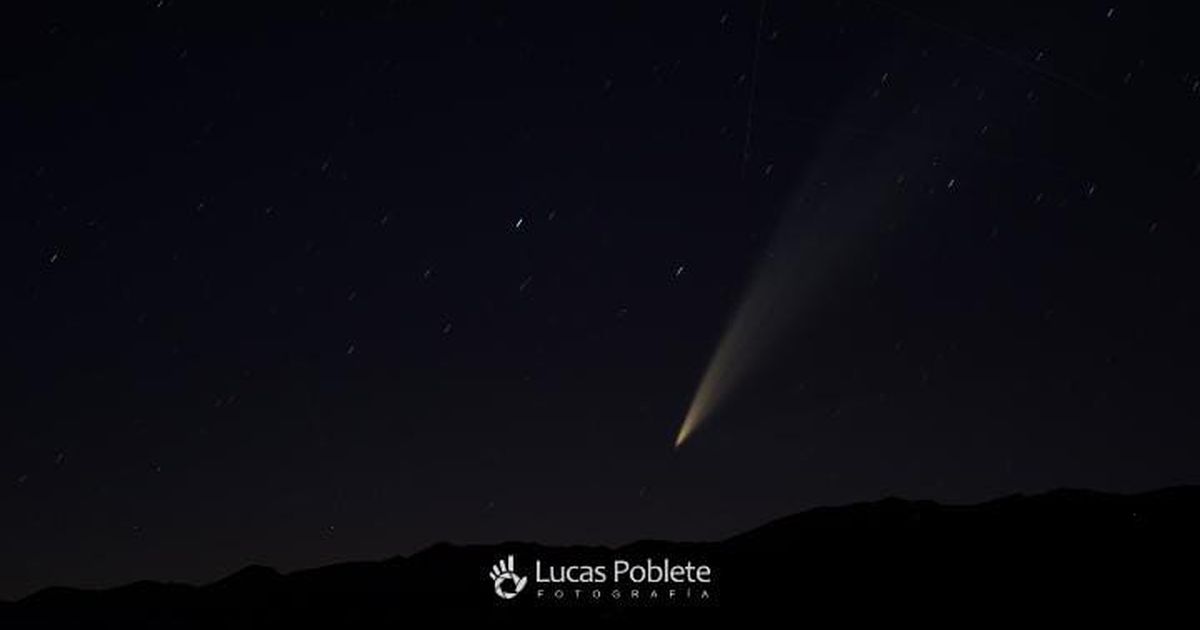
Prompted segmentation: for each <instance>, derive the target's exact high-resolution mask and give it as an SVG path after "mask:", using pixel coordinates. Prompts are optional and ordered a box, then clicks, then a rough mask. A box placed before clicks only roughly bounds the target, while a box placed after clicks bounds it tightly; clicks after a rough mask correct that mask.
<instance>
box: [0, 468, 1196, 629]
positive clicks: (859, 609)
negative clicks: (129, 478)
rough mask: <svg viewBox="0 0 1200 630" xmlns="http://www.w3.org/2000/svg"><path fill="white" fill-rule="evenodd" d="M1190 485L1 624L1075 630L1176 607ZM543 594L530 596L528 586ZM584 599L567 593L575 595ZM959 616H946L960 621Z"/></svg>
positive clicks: (825, 518)
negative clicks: (995, 626) (530, 623)
mask: <svg viewBox="0 0 1200 630" xmlns="http://www.w3.org/2000/svg"><path fill="white" fill-rule="evenodd" d="M1197 532H1200V487H1196V486H1187V487H1176V488H1168V489H1163V490H1157V491H1152V492H1146V493H1141V494H1131V495H1120V494H1109V493H1100V492H1091V491H1082V490H1058V491H1053V492H1049V493H1046V494H1040V495H1032V496H1024V495H1015V496H1010V497H1005V498H1001V499H997V500H993V501H989V502H986V503H980V504H975V505H941V504H938V503H934V502H931V501H908V500H902V499H894V498H893V499H884V500H881V501H876V502H870V503H860V504H854V505H848V506H843V507H832V508H817V509H812V510H808V511H806V512H802V513H799V514H795V515H792V516H787V517H784V518H781V519H778V520H775V521H773V522H770V523H767V524H766V525H763V526H762V527H759V528H756V529H754V530H751V531H748V532H745V533H743V534H739V535H736V536H733V537H731V538H728V539H726V540H723V541H717V542H692V543H675V542H666V541H640V542H636V543H632V544H629V545H625V546H623V547H619V548H615V549H611V548H605V547H595V546H577V547H550V546H544V545H538V544H531V543H505V544H498V545H461V546H460V545H451V544H446V543H441V544H437V545H434V546H432V547H430V548H428V549H425V550H423V551H421V552H419V553H416V554H414V555H412V556H409V557H396V558H392V559H387V560H381V561H377V562H348V563H343V564H335V565H330V566H324V567H320V568H315V569H307V570H302V571H296V572H293V573H287V574H283V573H280V572H278V571H276V570H274V569H272V568H269V567H263V566H250V567H246V568H244V569H242V570H240V571H238V572H236V573H234V574H232V575H229V576H228V577H225V578H223V579H221V580H218V581H216V582H214V583H211V584H207V585H203V586H193V585H186V584H174V583H158V582H149V581H142V582H135V583H133V584H128V585H125V586H121V587H117V588H112V589H105V590H84V589H74V588H62V587H53V588H47V589H43V590H41V591H39V592H37V593H34V594H33V595H30V596H28V597H26V598H24V599H21V600H19V601H17V602H0V628H26V627H37V628H85V627H86V628H97V627H103V628H107V627H114V628H277V627H330V628H385V627H387V628H399V627H405V626H412V625H420V623H421V622H422V621H424V620H442V621H480V622H484V623H496V622H501V623H504V622H510V621H511V622H515V621H520V620H525V619H529V620H534V619H536V620H538V621H561V622H573V623H578V622H582V621H604V620H621V619H635V618H636V619H640V620H647V621H653V620H662V621H665V622H668V623H671V624H673V626H672V627H674V625H676V624H679V623H689V622H692V621H695V622H697V623H705V624H708V623H713V622H718V621H745V620H747V619H764V620H770V619H777V620H787V621H789V622H795V623H799V624H800V625H803V623H804V622H806V621H808V620H815V619H829V618H836V619H838V620H840V621H841V622H848V621H850V622H853V621H866V620H871V621H876V620H893V621H894V620H900V619H907V620H910V621H912V620H917V621H933V620H936V619H939V618H941V619H942V620H952V619H960V620H962V619H969V620H984V619H989V620H996V619H1008V620H1012V621H1018V622H1029V620H1030V619H1031V617H1030V616H1031V615H1036V616H1037V617H1036V618H1037V619H1038V620H1040V621H1047V620H1048V619H1049V618H1048V617H1047V615H1054V616H1055V617H1058V618H1061V619H1070V620H1074V621H1078V620H1080V619H1085V618H1097V619H1099V618H1103V619H1106V620H1107V621H1109V622H1111V621H1113V620H1115V619H1117V617H1116V615H1120V614H1133V615H1137V616H1138V618H1139V619H1142V618H1144V617H1145V615H1146V614H1147V612H1148V611H1162V610H1165V609H1166V608H1168V607H1171V606H1175V605H1178V606H1184V605H1187V604H1188V603H1189V602H1190V601H1192V599H1194V593H1195V592H1196V586H1197V583H1198V582H1200V580H1198V579H1197V578H1196V575H1197V574H1198V572H1200V571H1198V569H1197V566H1198V565H1197V564H1196V560H1197V559H1198V556H1200V554H1197V551H1196V550H1197V547H1200V545H1198V544H1197V538H1198V537H1197ZM510 554H511V555H512V556H513V557H514V558H516V559H517V562H516V564H517V566H516V570H517V571H518V572H520V573H521V574H522V575H526V576H528V575H530V574H531V573H532V572H533V563H534V561H535V559H537V560H540V561H541V562H543V563H546V564H556V565H568V564H576V565H593V564H594V565H601V566H604V565H609V566H611V565H612V563H613V561H614V560H615V559H618V558H626V559H629V560H631V561H642V560H645V559H647V558H649V559H653V560H654V561H660V560H661V559H663V558H669V559H670V561H671V562H672V563H682V562H684V561H692V562H695V563H704V564H707V565H709V566H711V568H712V571H713V576H714V577H713V580H712V582H711V584H709V585H707V586H705V587H704V590H705V591H706V596H705V597H704V598H699V597H698V596H696V592H695V591H696V585H691V587H692V588H693V592H692V593H691V595H690V596H685V595H684V594H683V592H682V591H683V589H685V588H688V587H687V586H678V587H676V589H677V591H676V592H675V593H674V594H673V595H672V596H670V597H668V596H667V593H666V590H665V589H659V590H660V592H661V595H662V596H663V597H662V598H661V599H658V600H654V601H651V600H649V599H646V597H647V596H648V593H649V590H648V589H649V588H650V587H646V586H642V587H641V589H642V590H641V592H640V597H642V599H639V600H637V601H634V600H632V599H630V594H629V592H628V591H626V592H624V593H623V594H621V595H620V597H619V598H616V599H614V598H612V597H611V592H610V591H611V590H612V589H613V588H614V585H612V584H600V585H597V586H596V588H597V589H599V591H598V592H601V596H600V597H593V596H594V595H595V593H594V592H593V589H592V587H591V586H587V585H585V586H584V587H575V586H572V587H567V589H566V590H567V591H568V593H567V594H566V595H565V596H564V597H562V598H561V599H558V598H556V597H555V596H554V595H553V593H554V590H555V589H556V588H561V585H554V584H534V583H533V582H534V579H533V578H532V577H530V579H529V582H530V583H531V584H530V586H529V588H528V589H526V592H524V593H521V594H519V595H517V596H516V597H514V598H513V599H510V600H501V599H500V598H498V597H496V596H495V594H494V593H493V588H492V587H493V585H492V583H491V581H490V580H489V579H488V571H489V568H490V567H492V566H493V564H494V563H496V562H497V561H498V560H499V559H500V558H502V557H506V556H508V555H510ZM539 588H541V589H542V594H541V596H539V595H538V593H537V589H539ZM575 588H581V590H582V591H583V592H584V594H583V595H582V597H579V596H578V595H577V594H573V593H571V592H570V591H573V590H574V589H575ZM960 616H961V617H960Z"/></svg>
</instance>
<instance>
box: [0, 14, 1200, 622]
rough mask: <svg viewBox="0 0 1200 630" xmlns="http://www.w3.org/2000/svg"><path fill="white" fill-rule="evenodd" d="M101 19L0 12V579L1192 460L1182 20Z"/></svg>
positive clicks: (350, 554)
mask: <svg viewBox="0 0 1200 630" xmlns="http://www.w3.org/2000/svg"><path fill="white" fill-rule="evenodd" d="M113 4H117V3H90V5H83V6H67V5H59V4H55V3H39V5H41V8H39V9H37V11H38V12H37V13H36V14H20V15H17V14H12V9H7V10H6V11H7V12H8V13H9V15H6V16H4V19H2V20H0V24H2V26H0V29H3V32H2V33H0V35H2V37H0V41H3V44H2V45H3V47H4V50H5V54H4V55H3V58H2V61H0V63H2V66H0V93H2V94H3V96H2V98H0V141H2V142H3V151H0V159H2V160H3V163H2V164H0V246H2V247H0V256H2V257H3V259H2V261H0V262H2V263H3V264H2V266H0V270H2V271H0V274H2V277H3V284H2V285H0V287H2V288H0V290H2V291H3V311H4V320H5V324H4V326H3V334H2V335H0V344H2V345H0V351H2V353H3V354H2V356H3V357H4V364H3V365H4V374H3V376H4V378H3V388H4V392H3V396H2V397H0V597H6V598H11V597H16V596H20V595H23V594H26V593H28V592H30V591H32V590H35V589H37V588H41V587H44V586H48V585H51V584H61V585H78V586H100V585H113V584H118V583H122V582H125V581H131V580H135V579H142V578H149V579H175V580H186V581H204V580H211V579H215V578H217V577H219V576H221V575H223V574H225V573H228V572H231V571H233V570H235V569H237V568H239V567H241V566H243V565H245V564H247V563H250V562H259V563H265V564H270V565H273V566H276V567H279V568H284V569H294V568H300V567H305V566H312V565H317V564H322V563H328V562H334V561H340V560H347V559H371V558H382V557H387V556H390V555H394V554H398V553H412V552H414V551H416V550H418V549H420V548H422V547H424V546H426V545H428V544H431V543H433V542H436V541H442V540H448V541H453V542H496V541H501V540H508V539H520V540H531V541H539V542H545V543H607V544H617V543H623V542H627V541H631V540H634V539H638V538H645V537H659V538H670V539H707V538H716V537H721V536H726V535H729V534H731V533H734V532H737V531H741V530H744V529H747V528H749V527H753V526H755V525H758V524H760V523H762V522H763V521H765V520H767V519H769V518H772V517H775V516H779V515H782V514H786V513H790V512H794V511H798V510H801V509H804V508H808V507H812V506H816V505H822V504H834V503H845V502H850V501H858V500H871V499H878V498H881V497H883V496H886V495H893V494H896V495H902V496H908V497H912V498H930V499H937V500H943V501H975V500H983V499H987V498H991V497H994V496H997V495H1001V494H1006V493H1012V492H1030V491H1037V490H1044V489H1048V488H1052V487H1058V486H1081V487H1089V488H1095V489H1102V490H1118V491H1133V490H1140V489H1148V488H1152V487H1157V486H1163V485H1170V484H1177V483H1195V482H1198V481H1200V459H1198V458H1196V457H1195V452H1196V450H1197V446H1200V445H1198V442H1197V441H1198V439H1200V425H1198V424H1197V419H1198V411H1200V405H1198V404H1197V402H1196V398H1195V383H1194V379H1195V377H1196V375H1197V374H1198V373H1200V370H1198V366H1197V361H1196V356H1197V351H1198V350H1200V347H1198V346H1200V343H1198V342H1200V335H1197V332H1196V330H1197V329H1196V322H1197V321H1198V317H1200V299H1198V296H1197V292H1196V282H1195V279H1194V278H1195V271H1196V269H1197V268H1200V265H1198V264H1197V262H1198V261H1197V258H1198V257H1200V256H1198V255H1197V253H1196V250H1195V243H1196V242H1197V241H1196V237H1197V235H1198V228H1200V218H1197V215H1196V212H1197V210H1198V209H1200V203H1198V201H1200V194H1198V193H1200V142H1198V140H1200V55H1198V54H1197V47H1196V45H1195V44H1194V42H1195V41H1196V38H1195V27H1194V25H1195V21H1194V20H1192V19H1191V17H1192V16H1189V15H1183V14H1181V13H1180V12H1179V11H1180V9H1178V8H1175V9H1172V8H1171V6H1172V5H1173V4H1178V3H1161V4H1159V5H1154V4H1153V3H1132V2H1126V3H1123V4H1120V5H1113V4H1111V3H1096V2H1067V3H1045V2H1031V3H1026V4H1017V5H1014V4H1013V3H1011V2H989V3H970V4H971V5H973V6H972V8H970V9H969V10H968V9H966V8H963V7H961V6H958V5H955V4H933V3H925V4H920V3H906V4H904V5H903V6H896V5H892V4H889V3H883V2H871V1H867V0H843V1H841V2H832V1H818V2H782V1H772V2H770V3H769V4H767V5H766V11H765V15H763V19H762V21H761V27H760V22H759V16H760V10H761V6H762V5H760V3H759V2H748V3H744V4H741V3H734V2H726V3H707V2H686V3H682V2H681V3H648V2H639V3H628V4H621V5H617V4H608V3H597V4H589V5H584V4H583V3H574V2H564V3H556V4H554V5H550V4H537V5H528V4H524V5H520V6H514V7H509V8H499V6H498V5H489V8H486V9H484V8H480V7H477V6H473V5H451V4H447V3H434V2H392V3H373V4H369V5H366V6H362V7H355V8H353V9H349V8H346V7H344V6H342V5H343V4H344V3H331V4H330V6H328V7H324V8H322V7H319V6H309V5H307V4H304V5H303V6H301V4H297V3H289V4H288V5H285V6H282V7H274V8H271V9H267V8H248V7H245V6H236V7H235V6H230V7H224V8H217V7H214V6H213V3H208V2H198V1H191V0H164V1H163V2H145V3H130V4H119V5H118V6H112V5H113ZM101 5H103V6H101ZM1048 5H1050V6H1049V8H1048ZM1172 11H1174V13H1172ZM756 42H757V47H758V53H757V55H756V53H755V48H756ZM756 56H757V59H758V61H757V63H755V61H754V60H755V57H756ZM748 121H749V123H750V124H749V127H750V130H749V142H747V133H748V129H747V127H748V124H747V123H748ZM747 144H748V145H749V152H748V153H744V149H745V147H746V146H747ZM862 199H871V200H873V201H872V202H871V203H870V204H867V203H865V202H862ZM850 206H854V207H853V208H850ZM806 213H807V214H806ZM822 213H825V214H822ZM828 213H833V214H828ZM839 213H843V214H839ZM844 213H851V214H853V215H854V216H858V217H865V219H864V220H863V221H862V222H861V224H860V225H859V226H858V227H857V228H856V229H855V230H853V231H851V232H846V231H845V230H840V231H839V230H838V229H837V228H836V227H831V226H836V225H838V221H837V220H836V219H823V218H821V217H830V216H833V217H837V216H848V215H846V214H844ZM786 217H800V218H801V219H802V221H801V223H802V224H803V225H806V226H808V227H806V228H804V229H806V230H808V232H807V236H806V238H807V239H808V240H807V241H806V242H821V243H834V242H836V243H838V248H837V250H836V251H837V252H839V253H838V254H837V255H836V256H832V257H816V258H814V259H812V260H810V261H808V262H811V263H812V264H811V265H810V266H809V270H808V273H810V274H814V275H815V276H819V277H820V282H819V283H817V284H818V285H819V286H817V287H816V288H812V287H807V285H806V288H805V289H804V290H803V291H798V292H797V293H796V294H795V296H794V298H795V299H796V300H797V301H799V302H801V303H802V304H801V308H802V310H803V316H801V317H798V318H797V319H796V321H795V323H794V325H792V326H790V327H789V328H788V333H787V334H786V335H782V336H780V337H779V338H778V339H771V340H770V343H769V344H767V345H768V346H769V347H770V348H771V352H770V356H768V357H764V359H765V360H763V361H761V363H762V365H761V366H758V367H757V368H756V370H755V372H754V377H753V378H752V379H750V380H749V381H748V382H747V383H746V385H745V386H744V387H741V388H739V389H738V390H737V391H736V392H734V393H733V394H732V395H731V397H730V399H729V401H728V404H727V405H725V407H724V408H723V410H722V411H721V413H719V414H718V415H716V416H715V417H714V418H713V419H712V420H711V422H709V423H708V424H706V425H705V426H704V427H703V428H702V429H701V430H700V431H699V432H698V433H697V434H696V435H695V437H694V438H692V439H691V440H690V441H689V442H688V443H687V444H686V445H685V446H684V447H683V448H682V449H680V450H678V451H676V450H674V449H673V448H672V441H673V439H674V436H675V432H676V430H677V429H678V428H679V424H680V421H681V420H682V418H683V414H684V412H685V411H686V410H687V408H688V404H689V402H690V400H691V398H692V395H693V393H694V392H695V389H696V386H697V382H698V380H699V379H700V376H701V374H702V373H703V372H704V369H705V366H706V364H707V362H708V360H709V358H710V356H711V354H712V352H713V349H714V347H715V346H716V344H717V342H718V340H719V339H720V336H721V333H722V331H723V330H724V328H725V326H726V324H727V323H728V321H729V318H730V316H731V314H732V312H733V311H734V309H735V308H736V306H737V304H738V300H739V299H740V297H741V296H742V295H743V293H744V291H745V290H746V287H747V285H748V284H749V283H750V281H751V278H752V276H753V273H754V269H755V267H756V261H758V260H760V259H761V258H762V257H763V256H765V255H773V254H774V253H773V252H771V251H769V248H768V244H769V243H771V241H772V234H773V232H774V230H775V226H776V225H777V223H778V222H779V221H780V220H781V218H784V219H786ZM824 230H830V232H829V233H826V232H825V231H824ZM785 246H786V241H785ZM799 259H800V260H805V259H804V257H803V256H800V257H799Z"/></svg>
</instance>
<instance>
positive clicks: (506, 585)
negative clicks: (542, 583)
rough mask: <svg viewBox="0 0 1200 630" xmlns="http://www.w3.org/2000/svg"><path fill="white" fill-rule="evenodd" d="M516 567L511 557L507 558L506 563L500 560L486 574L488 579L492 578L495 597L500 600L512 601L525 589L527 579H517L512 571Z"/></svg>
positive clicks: (502, 559)
mask: <svg viewBox="0 0 1200 630" xmlns="http://www.w3.org/2000/svg"><path fill="white" fill-rule="evenodd" d="M514 570H516V566H515V565H514V564H513V557H512V555H509V556H508V559H507V561H506V560H505V559H504V558H501V559H500V561H499V562H497V563H496V564H495V566H493V567H492V571H491V572H490V573H488V577H490V578H492V582H494V583H495V587H496V595H497V596H498V597H500V598H501V599H512V598H514V597H516V596H517V593H520V592H521V591H522V590H524V589H525V584H526V583H527V582H528V581H529V578H523V577H518V576H517V574H516V573H513V571H514Z"/></svg>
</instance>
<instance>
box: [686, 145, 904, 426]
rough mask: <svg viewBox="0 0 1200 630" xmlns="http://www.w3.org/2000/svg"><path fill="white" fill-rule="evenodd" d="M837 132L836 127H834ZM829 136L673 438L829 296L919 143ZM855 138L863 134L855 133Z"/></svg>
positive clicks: (722, 400)
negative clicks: (867, 144) (866, 143)
mask: <svg viewBox="0 0 1200 630" xmlns="http://www.w3.org/2000/svg"><path fill="white" fill-rule="evenodd" d="M838 131H840V132H838ZM838 131H835V132H833V133H831V134H830V136H831V137H828V138H827V140H826V144H825V150H824V151H822V152H821V155H820V158H819V159H818V160H816V161H815V162H816V163H815V164H814V165H813V166H812V167H811V168H810V169H809V173H808V175H807V176H806V177H805V178H804V180H803V181H802V182H801V184H800V185H799V186H798V187H797V191H796V194H795V195H794V196H793V197H792V201H791V202H790V203H789V206H788V207H786V208H784V210H783V212H782V214H781V218H780V221H779V225H778V227H777V228H776V231H775V234H774V236H773V238H772V241H771V244H770V246H769V247H768V248H767V250H766V251H765V253H764V255H763V256H762V259H761V261H760V262H759V263H758V265H757V268H756V269H755V270H754V272H753V274H752V276H751V281H750V284H749V288H748V289H747V290H746V292H745V294H744V295H743V296H742V299H741V300H740V302H739V303H738V306H737V307H736V308H735V310H734V312H733V317H732V318H731V319H730V321H729V324H728V325H727V326H726V328H725V330H724V332H723V334H722V336H721V338H720V340H719V342H718V343H717V346H716V350H715V351H714V352H713V354H712V358H711V359H710V360H709V362H708V365H707V367H706V368H705V370H704V372H703V375H702V376H701V378H700V383H699V385H698V386H697V388H696V390H695V394H694V396H693V397H692V401H691V404H690V405H689V406H688V409H687V413H686V415H685V416H684V419H683V423H682V424H681V425H680V427H679V431H678V433H677V434H676V436H675V448H676V449H678V448H680V447H682V446H683V444H684V443H686V442H687V441H688V440H689V439H690V438H692V437H693V436H694V435H695V434H696V432H697V431H698V430H699V429H700V428H701V427H702V426H704V425H705V424H706V423H707V422H708V421H709V420H710V419H711V418H712V417H713V416H714V415H716V414H719V413H720V412H721V410H722V408H723V407H725V406H726V405H727V404H728V403H729V401H730V399H731V398H732V397H733V396H734V395H735V394H736V392H737V391H738V389H739V388H740V387H741V386H742V385H743V384H744V383H745V382H746V380H747V379H748V378H749V377H750V376H752V375H753V373H754V372H755V371H757V370H759V369H760V368H762V367H763V366H764V365H766V364H767V363H768V359H769V358H770V357H771V356H773V355H774V354H776V353H775V352H773V350H774V349H775V348H776V347H777V346H779V345H781V344H782V343H784V342H785V341H787V338H788V335H789V334H791V333H793V332H795V331H797V330H800V329H802V324H803V323H804V321H805V318H806V317H808V318H810V319H809V321H811V315H812V313H813V312H814V311H815V310H816V309H817V307H819V306H821V305H822V303H824V302H829V301H830V300H831V297H832V296H831V295H830V294H829V293H828V292H826V290H825V289H826V288H827V285H829V284H831V283H833V282H834V281H836V279H837V278H839V277H842V276H844V275H846V268H847V267H848V266H851V265H852V264H853V262H854V261H855V260H856V259H855V255H856V254H858V253H859V252H860V250H861V248H862V247H863V246H865V245H868V244H869V243H870V242H871V241H872V240H873V239H872V238H870V233H871V231H872V228H873V227H874V228H878V227H879V226H880V225H882V223H883V221H882V219H885V218H886V215H887V213H888V212H889V211H893V210H895V208H896V204H894V203H893V202H892V201H891V197H890V195H893V190H894V188H889V186H888V185H887V183H888V182H892V183H893V186H894V181H895V177H896V176H895V175H894V173H895V169H896V168H897V165H902V164H911V163H912V162H913V161H914V160H916V159H917V158H918V156H920V155H922V153H921V151H922V149H921V147H918V146H914V144H911V143H906V142H899V143H888V142H885V143H883V144H882V145H880V144H878V143H876V144H875V145H874V146H872V147H871V149H870V150H869V151H868V155H866V156H864V155H862V152H861V150H860V149H861V147H860V146H858V145H859V144H860V143H856V142H855V141H854V137H855V136H856V135H859V134H857V133H856V132H855V129H853V128H852V127H842V128H841V129H840V130H838ZM860 140H861V138H860Z"/></svg>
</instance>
